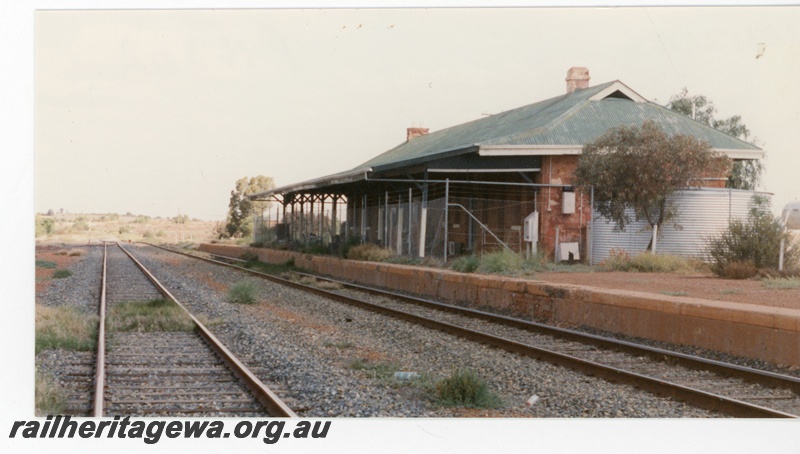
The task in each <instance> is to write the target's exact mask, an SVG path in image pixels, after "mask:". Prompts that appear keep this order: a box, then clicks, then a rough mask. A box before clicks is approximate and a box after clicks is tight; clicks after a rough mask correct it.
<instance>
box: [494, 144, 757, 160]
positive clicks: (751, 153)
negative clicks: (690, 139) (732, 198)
mask: <svg viewBox="0 0 800 454" xmlns="http://www.w3.org/2000/svg"><path fill="white" fill-rule="evenodd" d="M582 150H583V145H488V146H481V147H480V148H479V149H478V154H479V155H480V156H566V155H579V154H581V151H582ZM711 150H712V151H716V152H718V153H721V154H724V155H725V156H727V157H729V158H731V159H734V160H740V159H763V158H764V156H766V151H764V150H760V149H754V150H746V149H733V148H712V149H711Z"/></svg>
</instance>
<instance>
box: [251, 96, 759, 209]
mask: <svg viewBox="0 0 800 454" xmlns="http://www.w3.org/2000/svg"><path fill="white" fill-rule="evenodd" d="M614 84H619V85H618V87H623V88H624V90H628V92H629V93H634V92H633V91H632V90H630V88H628V87H627V86H625V85H624V84H622V83H621V82H619V81H613V82H607V83H605V84H601V85H597V86H594V87H589V88H585V89H582V90H576V91H574V92H572V93H570V94H565V95H561V96H557V97H555V98H550V99H547V100H544V101H540V102H537V103H535V104H530V105H527V106H523V107H519V108H516V109H512V110H509V111H506V112H502V113H499V114H496V115H492V116H489V117H484V118H480V119H478V120H474V121H471V122H468V123H463V124H460V125H456V126H452V127H450V128H446V129H442V130H440V131H435V132H432V133H430V134H427V135H424V136H419V137H416V138H414V139H411V140H409V141H406V142H403V143H402V144H400V145H398V146H396V147H394V148H392V149H391V150H388V151H386V152H384V153H382V154H380V155H378V156H376V157H375V158H372V159H370V160H369V161H367V162H365V163H363V164H361V165H359V166H357V167H355V168H353V169H351V170H349V171H346V172H340V173H338V174H334V175H329V176H327V177H322V178H317V179H314V180H309V181H306V182H302V183H297V184H293V185H289V186H285V187H282V188H277V189H274V190H271V191H269V193H286V192H292V191H299V190H305V189H308V188H319V187H324V186H327V185H331V184H337V183H344V182H347V181H351V180H354V179H361V178H363V175H364V172H367V171H369V170H370V169H372V170H373V171H381V170H386V169H390V168H395V167H403V166H407V165H414V164H418V163H422V162H427V161H432V160H435V159H440V158H444V157H448V156H452V155H457V154H462V153H469V152H472V151H476V150H477V148H478V147H480V146H504V145H507V146H515V145H516V146H524V145H531V146H537V145H538V146H541V145H545V146H546V145H573V146H583V144H586V143H589V142H591V141H593V140H595V139H597V138H598V137H600V136H601V135H602V134H604V133H605V132H606V131H607V130H608V129H609V128H613V127H616V126H621V125H627V126H633V125H641V124H642V123H644V122H645V121H646V120H651V121H654V122H655V123H656V124H658V125H659V126H660V127H661V128H662V129H663V130H664V131H665V132H667V133H668V134H670V135H676V134H682V135H691V136H694V137H697V138H700V139H703V140H705V141H707V142H708V143H709V144H710V145H711V147H712V148H716V149H728V150H742V151H747V150H757V151H760V149H759V148H758V147H756V146H754V145H752V144H750V143H747V142H745V141H743V140H739V139H737V138H735V137H732V136H729V135H727V134H725V133H723V132H720V131H717V130H716V129H714V128H711V127H709V126H706V125H704V124H702V123H699V122H697V121H694V120H692V119H691V118H688V117H686V116H684V115H681V114H679V113H676V112H673V111H671V110H669V109H667V108H665V107H662V106H659V105H658V104H655V103H652V102H649V101H643V102H635V101H633V100H631V99H628V98H625V97H623V98H620V97H616V95H611V96H608V95H606V94H603V92H604V90H607V89H608V90H607V91H613V89H612V88H610V87H612V86H613V85H614ZM600 94H603V95H602V96H604V97H602V99H592V98H593V97H595V96H596V95H600ZM634 95H635V93H634ZM623 96H625V95H623ZM635 97H639V96H638V95H635ZM639 98H640V97H639ZM640 100H642V99H641V98H640ZM359 175H361V176H359ZM265 194H266V193H265Z"/></svg>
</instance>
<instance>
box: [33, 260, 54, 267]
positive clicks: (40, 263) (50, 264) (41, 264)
mask: <svg viewBox="0 0 800 454" xmlns="http://www.w3.org/2000/svg"><path fill="white" fill-rule="evenodd" d="M56 266H58V265H56V264H55V262H48V261H47V260H37V261H36V268H48V269H53V268H55V267H56Z"/></svg>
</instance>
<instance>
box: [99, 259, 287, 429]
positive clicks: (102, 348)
mask: <svg viewBox="0 0 800 454" xmlns="http://www.w3.org/2000/svg"><path fill="white" fill-rule="evenodd" d="M105 249H106V251H107V255H106V257H104V260H105V264H104V279H103V295H102V297H101V298H102V300H103V303H105V304H104V305H105V306H107V307H106V311H108V310H111V309H113V308H114V307H115V306H119V305H123V304H129V305H130V304H133V305H140V306H145V305H148V304H151V305H161V304H176V305H178V306H179V307H180V308H181V309H182V310H183V311H185V316H186V318H188V319H190V320H191V321H190V323H191V324H193V325H194V329H193V331H192V332H181V331H177V332H160V331H154V332H147V331H144V332H143V331H141V330H139V331H134V332H124V331H123V332H114V333H112V334H111V335H110V339H109V341H108V342H104V338H103V337H102V336H103V333H104V332H105V331H106V330H105V329H104V328H105V327H106V326H105V324H104V323H103V322H101V326H103V328H101V330H100V335H101V339H100V341H99V347H98V354H97V357H98V373H97V378H96V379H95V382H96V391H95V404H94V410H93V414H94V415H95V416H105V415H135V416H155V415H158V416H245V417H256V416H279V417H286V416H289V417H293V416H296V414H295V413H294V412H293V411H292V410H291V409H289V407H288V406H286V404H285V403H284V402H283V401H281V400H280V398H278V396H277V395H275V393H274V392H272V391H271V390H269V389H268V388H266V386H264V384H263V383H261V381H260V380H259V379H258V378H257V377H256V376H255V375H253V374H252V372H250V371H249V370H248V369H247V368H246V367H245V366H244V365H243V364H242V363H241V362H240V361H239V360H238V359H237V358H236V357H235V356H233V354H232V353H231V352H230V351H228V350H227V349H226V348H225V347H224V346H223V345H222V344H221V343H220V342H219V341H218V340H217V339H216V338H215V337H214V336H213V334H211V332H210V331H208V329H207V328H206V327H205V326H203V324H202V323H201V322H200V321H199V320H198V319H196V318H195V317H194V316H192V315H191V314H189V313H188V311H186V309H185V308H184V307H183V306H182V305H181V304H180V302H178V301H177V300H176V299H175V298H174V297H173V296H172V294H171V293H170V292H169V291H168V290H167V289H166V288H164V287H163V286H162V285H161V284H160V283H159V282H158V281H157V280H156V279H155V277H154V276H152V274H150V273H149V271H147V270H146V269H144V267H143V266H142V265H141V264H140V263H139V262H138V261H137V260H136V259H135V258H134V257H133V256H132V255H130V253H129V252H128V251H126V250H125V249H124V248H123V247H122V246H121V245H110V246H109V245H107V246H105ZM106 278H107V280H106ZM163 299H167V300H169V302H168V303H162V301H163ZM101 305H103V304H102V303H101ZM102 310H103V309H102V308H101V311H102ZM106 334H108V333H107V332H106Z"/></svg>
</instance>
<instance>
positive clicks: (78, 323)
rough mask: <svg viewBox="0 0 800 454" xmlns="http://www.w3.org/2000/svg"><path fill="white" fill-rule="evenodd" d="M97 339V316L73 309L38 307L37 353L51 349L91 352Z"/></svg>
mask: <svg viewBox="0 0 800 454" xmlns="http://www.w3.org/2000/svg"><path fill="white" fill-rule="evenodd" d="M96 338H97V316H96V315H94V314H88V313H85V312H83V311H80V310H78V309H75V308H72V307H47V306H40V305H36V353H39V352H40V351H42V350H45V349H51V348H53V349H55V348H64V349H67V350H77V351H91V350H93V349H94V348H95V345H96Z"/></svg>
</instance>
